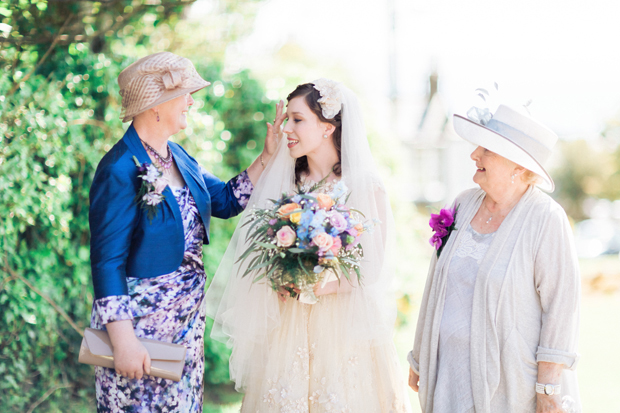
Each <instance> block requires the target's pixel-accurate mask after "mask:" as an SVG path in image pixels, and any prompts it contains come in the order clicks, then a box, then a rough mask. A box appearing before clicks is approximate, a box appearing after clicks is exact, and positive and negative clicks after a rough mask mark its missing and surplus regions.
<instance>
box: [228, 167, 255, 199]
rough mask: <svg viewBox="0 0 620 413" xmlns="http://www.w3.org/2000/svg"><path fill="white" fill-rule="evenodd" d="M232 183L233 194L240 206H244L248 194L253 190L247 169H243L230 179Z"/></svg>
mask: <svg viewBox="0 0 620 413" xmlns="http://www.w3.org/2000/svg"><path fill="white" fill-rule="evenodd" d="M230 182H231V184H232V189H233V194H235V197H236V198H237V202H239V205H241V207H242V208H245V207H246V206H247V205H248V202H249V201H250V196H251V195H252V191H253V190H254V185H253V184H252V181H250V177H249V176H248V171H243V172H241V173H240V174H239V175H237V176H235V177H234V178H233V179H231V180H230Z"/></svg>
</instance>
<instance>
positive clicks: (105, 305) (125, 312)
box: [93, 295, 133, 324]
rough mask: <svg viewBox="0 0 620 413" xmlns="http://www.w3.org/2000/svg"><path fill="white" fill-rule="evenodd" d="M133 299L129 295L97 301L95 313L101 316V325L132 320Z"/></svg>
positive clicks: (94, 305) (94, 308)
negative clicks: (131, 304)
mask: <svg viewBox="0 0 620 413" xmlns="http://www.w3.org/2000/svg"><path fill="white" fill-rule="evenodd" d="M130 303H131V297H129V296H128V295H111V296H109V297H103V298H100V299H98V300H95V302H94V304H93V313H97V314H99V319H100V320H101V324H108V323H111V322H112V321H120V320H131V319H132V318H133V314H131V309H130V307H131V306H130Z"/></svg>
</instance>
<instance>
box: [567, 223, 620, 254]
mask: <svg viewBox="0 0 620 413" xmlns="http://www.w3.org/2000/svg"><path fill="white" fill-rule="evenodd" d="M575 247H576V249H577V255H578V256H579V257H580V258H594V257H598V256H599V255H603V254H620V222H618V221H616V220H613V219H600V218H599V219H586V220H585V221H581V222H578V223H577V224H575Z"/></svg>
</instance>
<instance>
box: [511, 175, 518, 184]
mask: <svg viewBox="0 0 620 413" xmlns="http://www.w3.org/2000/svg"><path fill="white" fill-rule="evenodd" d="M515 176H517V174H513V175H512V179H511V182H512V183H513V184H514V183H515Z"/></svg>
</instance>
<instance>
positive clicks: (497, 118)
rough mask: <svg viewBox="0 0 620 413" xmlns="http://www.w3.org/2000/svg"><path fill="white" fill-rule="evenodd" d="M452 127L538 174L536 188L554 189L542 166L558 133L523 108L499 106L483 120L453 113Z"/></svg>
mask: <svg viewBox="0 0 620 413" xmlns="http://www.w3.org/2000/svg"><path fill="white" fill-rule="evenodd" d="M468 113H469V112H468ZM487 113H488V112H487ZM454 130H455V131H456V133H457V134H458V135H459V136H460V137H461V138H463V139H465V140H467V141H469V142H471V143H473V144H474V145H477V146H482V147H483V148H486V149H488V150H490V151H492V152H495V153H496V154H498V155H501V156H503V157H504V158H506V159H509V160H511V161H513V162H514V163H516V164H518V165H521V166H522V167H524V168H526V169H529V170H530V171H532V172H534V173H535V174H537V175H538V176H540V177H541V178H542V181H543V182H540V183H538V184H537V185H538V186H539V187H540V189H542V190H544V191H547V192H553V190H554V189H555V184H554V183H553V179H551V176H549V174H548V173H547V171H546V170H545V168H544V166H543V165H544V164H545V163H546V162H547V160H548V159H549V157H550V156H551V152H552V148H553V146H554V145H555V143H556V142H557V140H558V135H556V134H555V133H554V132H553V131H552V130H550V129H549V128H547V127H546V126H544V125H543V124H541V123H540V122H538V121H537V120H535V119H533V118H532V117H531V116H530V115H529V114H526V113H525V112H524V111H519V110H517V109H514V108H511V107H509V106H506V105H499V107H498V108H497V110H496V111H495V113H494V114H493V115H492V116H491V117H490V119H488V120H486V121H485V120H484V119H480V118H478V119H475V120H474V119H470V118H468V117H465V116H461V115H454Z"/></svg>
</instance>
